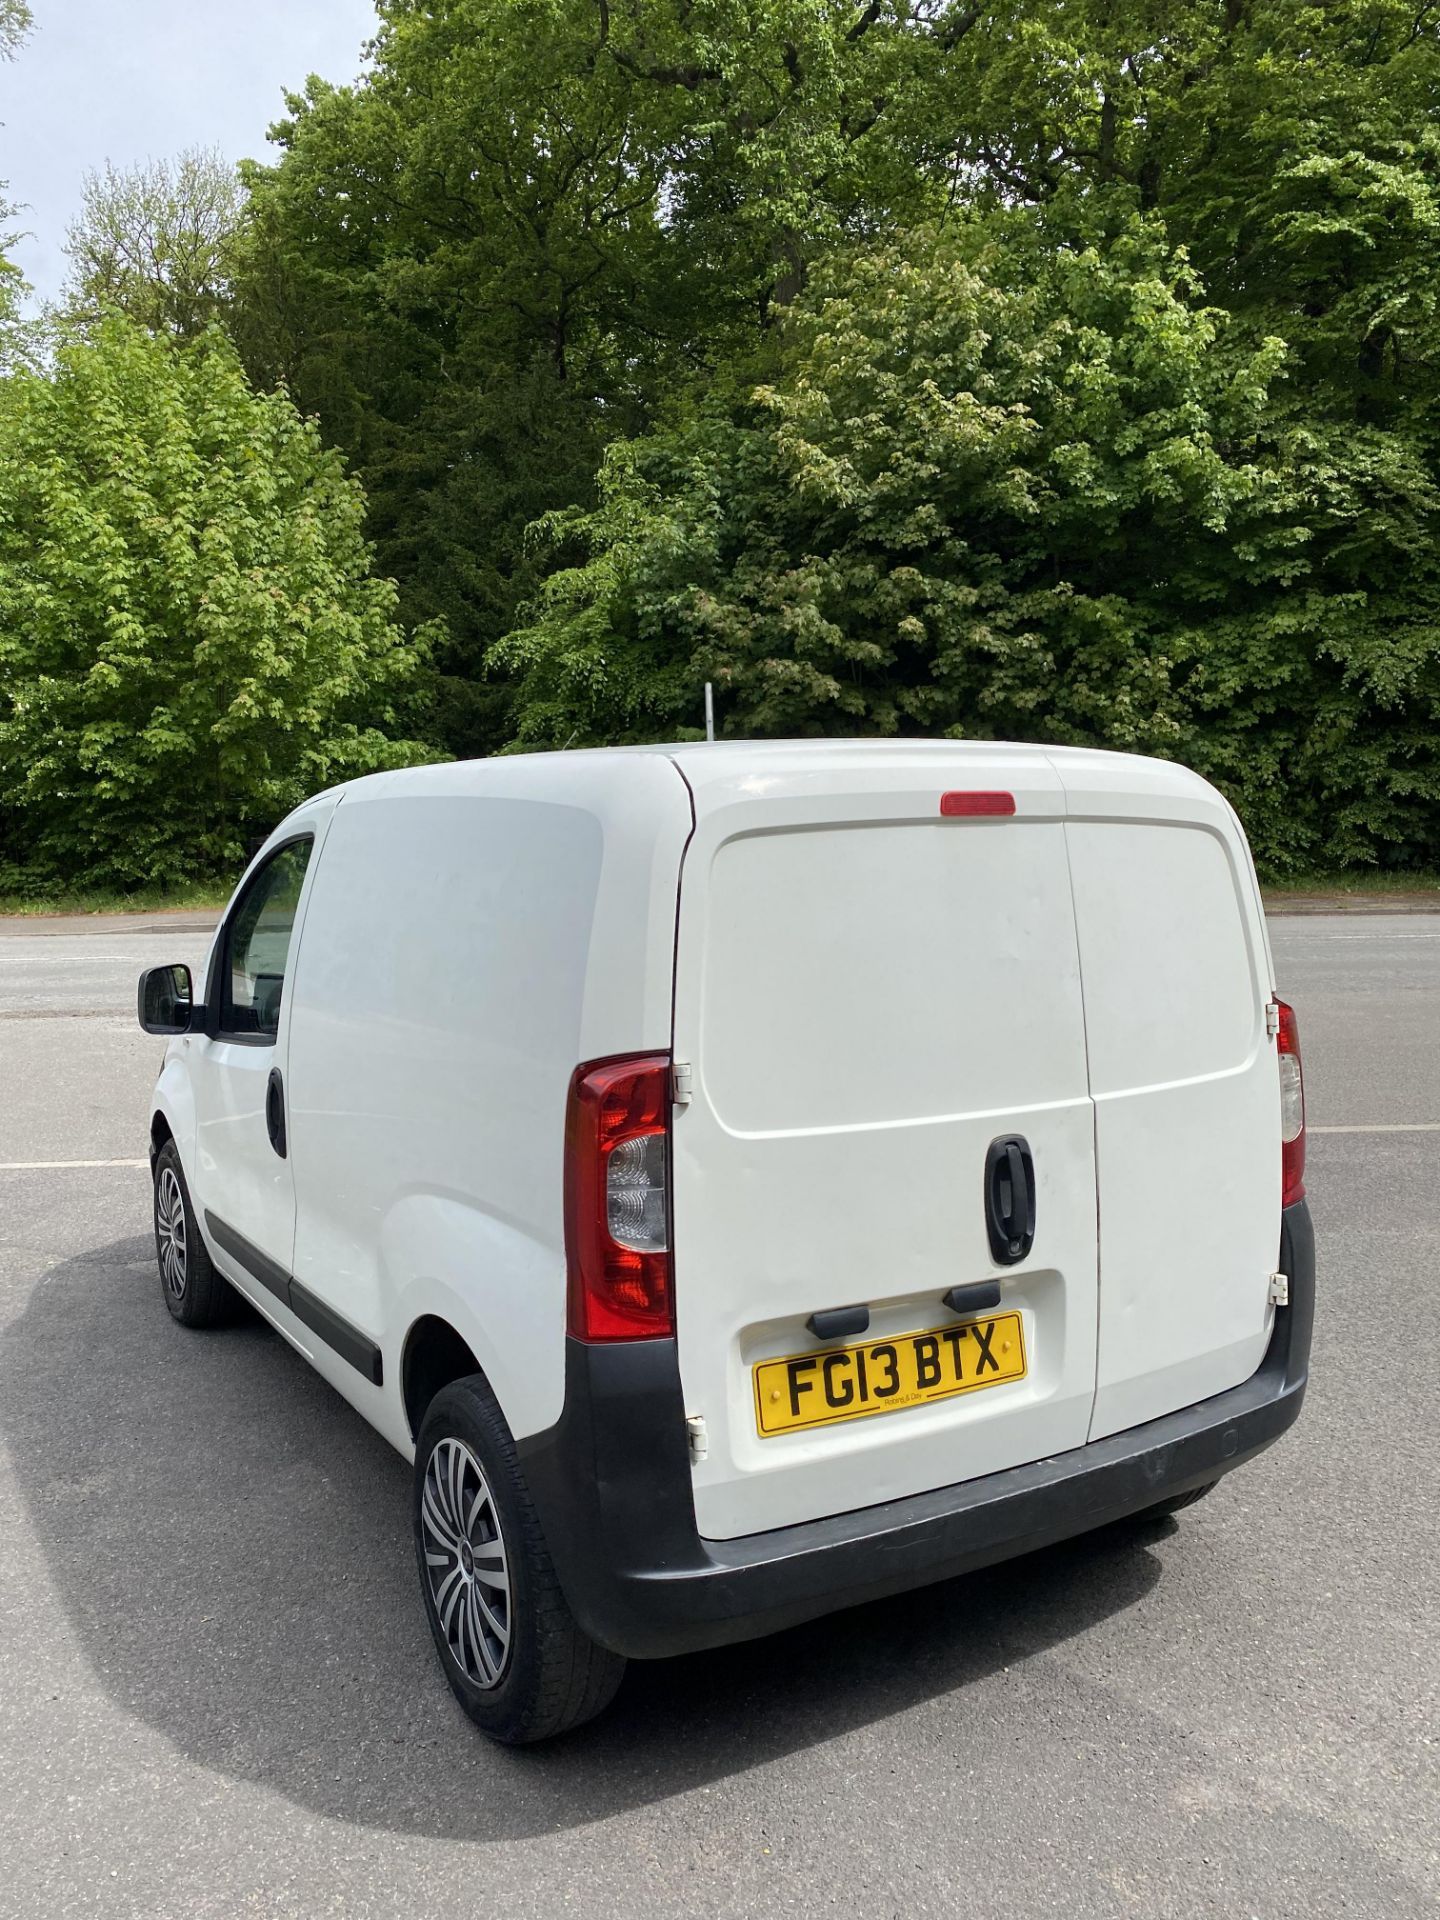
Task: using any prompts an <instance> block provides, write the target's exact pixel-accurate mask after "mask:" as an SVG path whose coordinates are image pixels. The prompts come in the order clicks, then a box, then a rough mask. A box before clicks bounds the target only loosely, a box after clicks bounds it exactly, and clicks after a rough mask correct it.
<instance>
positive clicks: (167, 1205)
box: [154, 1140, 232, 1327]
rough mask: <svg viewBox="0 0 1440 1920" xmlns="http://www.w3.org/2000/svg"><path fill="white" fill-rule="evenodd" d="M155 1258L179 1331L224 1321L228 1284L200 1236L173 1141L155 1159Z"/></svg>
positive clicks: (229, 1294) (226, 1309) (166, 1144)
mask: <svg viewBox="0 0 1440 1920" xmlns="http://www.w3.org/2000/svg"><path fill="white" fill-rule="evenodd" d="M154 1178H155V1259H156V1262H157V1264H158V1265H159V1268H160V1288H161V1291H162V1292H163V1294H164V1296H165V1304H166V1306H167V1307H168V1308H169V1309H170V1316H171V1318H172V1319H174V1320H178V1321H179V1322H180V1324H181V1326H182V1327H214V1326H218V1325H219V1324H220V1322H221V1321H222V1320H225V1319H226V1318H228V1316H229V1309H230V1305H231V1300H232V1295H231V1292H230V1287H229V1283H228V1282H227V1281H226V1280H224V1279H223V1278H222V1277H221V1275H220V1274H218V1273H217V1272H216V1271H215V1265H214V1262H213V1261H212V1260H211V1258H210V1254H209V1252H208V1250H207V1248H206V1246H205V1242H204V1241H203V1240H202V1239H201V1237H200V1228H199V1226H198V1225H197V1223H196V1220H195V1209H194V1208H193V1207H192V1206H191V1204H190V1189H189V1188H188V1187H187V1186H186V1184H185V1175H184V1172H183V1171H182V1170H181V1166H180V1155H179V1154H178V1153H177V1152H176V1150H175V1142H174V1141H173V1140H167V1141H166V1142H165V1144H164V1146H163V1147H161V1149H160V1151H159V1153H157V1154H156V1156H155V1168H154Z"/></svg>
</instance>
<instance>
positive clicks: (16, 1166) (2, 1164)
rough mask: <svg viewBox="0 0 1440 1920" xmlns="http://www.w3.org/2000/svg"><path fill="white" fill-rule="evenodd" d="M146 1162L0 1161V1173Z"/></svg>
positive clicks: (145, 1164) (142, 1162)
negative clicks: (44, 1168)
mask: <svg viewBox="0 0 1440 1920" xmlns="http://www.w3.org/2000/svg"><path fill="white" fill-rule="evenodd" d="M149 1164H150V1162H149V1161H148V1160H0V1173H34V1172H37V1171H38V1170H39V1169H40V1168H42V1167H148V1166H149Z"/></svg>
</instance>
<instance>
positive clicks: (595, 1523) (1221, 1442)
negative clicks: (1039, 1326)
mask: <svg viewBox="0 0 1440 1920" xmlns="http://www.w3.org/2000/svg"><path fill="white" fill-rule="evenodd" d="M1279 1270H1280V1271H1281V1272H1283V1273H1286V1274H1288V1275H1289V1279H1290V1304H1289V1305H1288V1306H1287V1307H1280V1308H1277V1309H1276V1312H1275V1322H1274V1330H1273V1332H1272V1335H1271V1339H1270V1345H1269V1348H1268V1350H1267V1352H1266V1355H1265V1358H1264V1360H1263V1361H1262V1362H1261V1365H1260V1367H1259V1369H1258V1371H1257V1372H1256V1373H1254V1374H1253V1375H1252V1376H1251V1378H1250V1379H1249V1380H1246V1381H1244V1382H1242V1384H1241V1385H1240V1386H1238V1387H1232V1388H1230V1389H1229V1391H1228V1392H1225V1393H1217V1394H1215V1395H1213V1396H1212V1397H1211V1398H1210V1399H1208V1400H1201V1401H1199V1402H1197V1403H1196V1404H1195V1405H1194V1406H1191V1407H1184V1408H1181V1409H1180V1410H1179V1411H1178V1412H1176V1413H1169V1414H1165V1415H1164V1416H1162V1418H1160V1419H1158V1420H1149V1421H1146V1422H1145V1424H1144V1425H1143V1426H1138V1427H1132V1428H1130V1429H1129V1430H1128V1431H1127V1432H1124V1433H1117V1434H1111V1435H1109V1436H1108V1437H1107V1438H1105V1439H1103V1440H1093V1441H1091V1442H1090V1443H1089V1444H1088V1445H1086V1446H1083V1447H1076V1448H1074V1449H1073V1450H1072V1451H1071V1452H1069V1453H1061V1454H1054V1455H1052V1456H1050V1457H1049V1458H1048V1459H1044V1460H1035V1461H1032V1462H1030V1463H1029V1464H1028V1465H1025V1466H1020V1467H1012V1468H1010V1469H1008V1470H1007V1471H1006V1472H1003V1473H992V1474H985V1475H983V1476H982V1477H981V1478H979V1479H976V1480H968V1481H963V1482H961V1483H960V1484H959V1485H957V1486H951V1487H941V1488H938V1489H937V1490H936V1491H934V1492H932V1493H920V1494H913V1495H911V1496H910V1497H909V1498H907V1499H903V1500H892V1501H888V1502H886V1503H885V1504H884V1505H881V1506H874V1507H865V1508H862V1509H861V1510H859V1511H858V1512H854V1513H841V1514H835V1515H833V1516H831V1517H829V1518H827V1519H823V1520H814V1521H809V1522H807V1523H805V1524H804V1525H801V1526H792V1527H780V1528H777V1529H775V1530H774V1531H773V1532H769V1533H758V1534H749V1535H746V1536H744V1537H743V1538H740V1539H735V1540H705V1539H702V1538H701V1537H700V1535H699V1533H698V1531H697V1529H696V1524H695V1507H694V1501H693V1499H692V1497H691V1479H690V1461H689V1452H688V1447H687V1442H686V1429H685V1403H684V1396H683V1394H682V1391H681V1386H680V1369H679V1362H678V1356H677V1353H676V1347H675V1342H674V1341H673V1340H636V1341H620V1342H615V1343H613V1344H604V1345H596V1346H587V1345H584V1344H583V1343H582V1342H580V1341H576V1340H567V1342H566V1356H565V1406H564V1410H563V1412H562V1414H561V1417H560V1419H559V1421H558V1422H557V1423H556V1425H555V1426H553V1427H551V1428H548V1429H547V1430H546V1431H545V1432H543V1433H539V1434H535V1435H532V1436H531V1437H530V1438H529V1439H526V1440H523V1441H521V1442H520V1443H519V1445H518V1449H517V1451H518V1452H519V1455H520V1459H521V1462H522V1464H523V1467H524V1472H525V1476H526V1479H527V1481H528V1483H529V1487H530V1491H531V1494H532V1496H533V1498H534V1500H535V1504H536V1507H537V1509H538V1511H539V1514H540V1520H541V1524H542V1526H543V1527H544V1530H545V1537H546V1541H547V1544H548V1545H549V1548H550V1552H551V1555H552V1558H553V1559H554V1562H555V1566H556V1570H557V1572H558V1573H559V1576H560V1582H561V1585H562V1587H563V1588H564V1591H565V1597H566V1599H567V1600H568V1601H569V1603H570V1607H571V1609H572V1611H573V1612H574V1614H575V1616H576V1618H577V1619H578V1620H579V1621H580V1623H581V1625H582V1626H583V1627H584V1628H585V1630H586V1631H587V1632H588V1633H589V1634H590V1635H591V1637H592V1638H593V1639H595V1640H598V1641H599V1642H600V1643H601V1644H602V1645H603V1646H607V1647H610V1648H612V1649H613V1650H614V1651H615V1652H617V1653H623V1654H628V1655H630V1656H632V1657H633V1658H636V1659H645V1658H654V1657H657V1656H660V1655H665V1654H672V1653H685V1652H692V1651H694V1650H696V1649H698V1648H702V1647H715V1646H723V1645H727V1644H729V1643H731V1642H733V1641H738V1640H747V1639H751V1638H753V1637H754V1636H755V1635H757V1634H762V1633H770V1632H773V1631H775V1630H776V1629H777V1628H781V1627H787V1626H795V1625H798V1624H799V1623H800V1622H802V1621H805V1620H813V1619H815V1618H816V1617H818V1616H819V1615H820V1614H824V1613H829V1612H832V1611H833V1610H834V1609H836V1608H838V1607H846V1606H853V1605H856V1604H857V1603H859V1602H861V1601H864V1600H875V1599H880V1598H882V1597H883V1596H885V1595H887V1594H892V1593H903V1592H905V1591H906V1590H907V1589H909V1588H912V1587H918V1586H924V1585H926V1584H927V1583H929V1582H930V1581H934V1580H945V1579H949V1578H950V1577H952V1576H953V1575H955V1574H959V1573H967V1572H971V1571H973V1570H975V1569H977V1568H980V1567H986V1566H991V1565H993V1564H994V1563H995V1562H996V1561H999V1560H1007V1559H1010V1558H1012V1557H1013V1556H1015V1555H1017V1554H1022V1553H1029V1552H1031V1551H1033V1550H1034V1549H1035V1548H1038V1547H1044V1546H1049V1545H1051V1544H1053V1543H1054V1542H1055V1541H1058V1540H1064V1539H1067V1538H1069V1537H1070V1536H1071V1535H1074V1534H1078V1533H1086V1532H1088V1531H1089V1530H1090V1529H1091V1528H1093V1527H1099V1526H1104V1525H1107V1524H1108V1523H1109V1522H1111V1521H1113V1520H1120V1519H1124V1518H1125V1517H1126V1516H1127V1515H1129V1514H1134V1513H1139V1512H1141V1511H1143V1510H1144V1509H1145V1508H1146V1507H1150V1506H1153V1505H1154V1504H1155V1503H1156V1502H1157V1501H1160V1500H1164V1499H1166V1498H1167V1497H1168V1496H1170V1495H1171V1494H1176V1493H1184V1492H1186V1491H1188V1490H1189V1489H1190V1488H1192V1487H1198V1486H1203V1485H1205V1484H1207V1483H1208V1482H1210V1481H1213V1480H1217V1479H1219V1477H1220V1476H1221V1475H1222V1474H1226V1473H1229V1472H1230V1471H1231V1470H1232V1469H1233V1468H1235V1467H1238V1466H1241V1465H1242V1464H1243V1463H1244V1462H1245V1461H1247V1460H1250V1459H1253V1458H1254V1456H1255V1455H1256V1454H1257V1453H1260V1452H1261V1451H1262V1450H1263V1449H1264V1448H1266V1447H1268V1446H1270V1445H1271V1444H1272V1443H1273V1442H1274V1441H1275V1440H1278V1439H1279V1437H1280V1436H1281V1434H1283V1433H1284V1432H1285V1430H1286V1429H1287V1428H1288V1427H1289V1426H1290V1425H1291V1424H1292V1423H1293V1422H1294V1420H1295V1418H1296V1416H1297V1415H1298V1414H1299V1412H1300V1406H1301V1402H1302V1400H1303V1399H1304V1396H1305V1386H1306V1380H1307V1376H1308V1367H1309V1357H1310V1334H1311V1326H1312V1322H1313V1317H1314V1305H1315V1239H1314V1233H1313V1230H1312V1228H1311V1224H1310V1214H1309V1211H1308V1209H1307V1207H1306V1206H1305V1203H1304V1201H1301V1202H1299V1203H1298V1204H1297V1205H1296V1206H1293V1207H1290V1208H1287V1209H1286V1211H1285V1213H1284V1215H1283V1216H1282V1224H1281V1235H1280V1256H1279Z"/></svg>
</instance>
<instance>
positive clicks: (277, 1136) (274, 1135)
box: [265, 1067, 286, 1160]
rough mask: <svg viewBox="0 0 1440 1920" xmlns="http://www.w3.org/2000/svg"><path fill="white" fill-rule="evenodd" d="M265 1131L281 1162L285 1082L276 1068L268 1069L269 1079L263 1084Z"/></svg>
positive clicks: (283, 1144) (283, 1154)
mask: <svg viewBox="0 0 1440 1920" xmlns="http://www.w3.org/2000/svg"><path fill="white" fill-rule="evenodd" d="M265 1131H266V1132H267V1133H268V1134H269V1136H270V1144H271V1146H272V1147H273V1148H274V1149H275V1151H276V1153H278V1154H279V1156H280V1158H281V1159H282V1160H283V1159H284V1158H285V1154H286V1145H285V1082H284V1081H283V1080H282V1079H281V1078H280V1069H279V1068H278V1067H272V1068H271V1069H270V1078H269V1079H268V1080H267V1081H266V1082H265Z"/></svg>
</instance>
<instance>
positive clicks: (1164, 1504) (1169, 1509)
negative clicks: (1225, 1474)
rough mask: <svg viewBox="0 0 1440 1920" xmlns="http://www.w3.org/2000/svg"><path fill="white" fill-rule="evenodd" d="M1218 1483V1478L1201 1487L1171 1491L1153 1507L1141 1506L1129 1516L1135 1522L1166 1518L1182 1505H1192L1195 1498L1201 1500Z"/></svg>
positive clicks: (1176, 1511)
mask: <svg viewBox="0 0 1440 1920" xmlns="http://www.w3.org/2000/svg"><path fill="white" fill-rule="evenodd" d="M1219 1484H1220V1482H1219V1481H1218V1480H1207V1481H1206V1482H1205V1484H1204V1486H1203V1487H1191V1488H1190V1489H1189V1491H1188V1492H1186V1493H1172V1494H1171V1496H1170V1498H1169V1499H1168V1500H1157V1501H1156V1502H1155V1504H1154V1506H1153V1507H1142V1508H1141V1509H1140V1511H1139V1513H1137V1514H1134V1515H1132V1516H1131V1517H1132V1519H1133V1520H1134V1521H1136V1522H1137V1523H1143V1522H1144V1521H1147V1520H1167V1519H1168V1518H1169V1517H1170V1515H1171V1514H1172V1513H1179V1512H1180V1510H1181V1508H1182V1507H1193V1506H1194V1504H1195V1502H1196V1501H1197V1500H1203V1499H1204V1498H1205V1496H1206V1494H1207V1493H1213V1492H1214V1491H1215V1489H1216V1487H1218V1486H1219Z"/></svg>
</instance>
